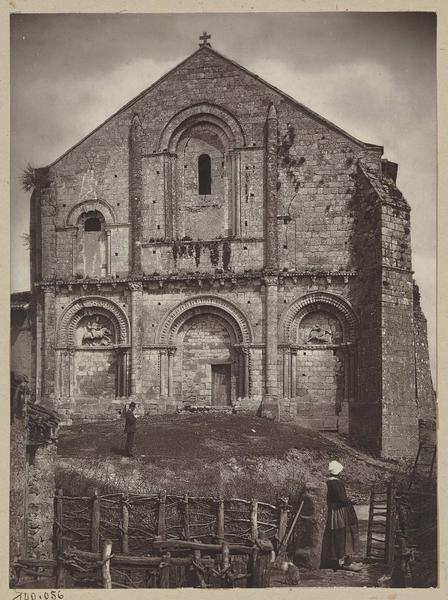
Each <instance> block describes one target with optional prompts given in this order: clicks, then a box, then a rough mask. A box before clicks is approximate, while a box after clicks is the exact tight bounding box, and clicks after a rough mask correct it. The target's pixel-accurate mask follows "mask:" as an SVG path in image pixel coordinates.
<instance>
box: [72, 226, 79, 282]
mask: <svg viewBox="0 0 448 600" xmlns="http://www.w3.org/2000/svg"><path fill="white" fill-rule="evenodd" d="M77 271H78V228H77V227H76V228H75V229H74V230H73V231H72V277H76V273H77Z"/></svg>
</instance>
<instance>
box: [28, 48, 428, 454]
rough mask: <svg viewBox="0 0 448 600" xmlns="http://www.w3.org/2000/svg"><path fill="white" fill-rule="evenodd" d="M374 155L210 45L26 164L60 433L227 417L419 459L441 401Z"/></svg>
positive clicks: (395, 199)
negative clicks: (70, 141)
mask: <svg viewBox="0 0 448 600" xmlns="http://www.w3.org/2000/svg"><path fill="white" fill-rule="evenodd" d="M382 154H383V149H382V148H381V147H379V146H375V145H372V144H367V143H364V142H361V141H359V140H357V139H356V138H354V137H352V136H351V135H349V134H348V133H346V132H344V131H342V130H341V129H339V128H338V127H337V126H335V125H333V124H331V123H329V122H328V121H326V120H325V119H323V118H322V117H320V116H318V115H317V114H315V113H313V112H312V111H311V110H309V109H308V108H306V107H304V106H303V105H301V104H299V103H298V102H296V101H295V100H293V99H292V98H290V97H288V96H287V95H286V94H284V93H282V92H281V91H280V90H278V89H276V88H274V87H273V86H272V85H270V84H268V83H266V82H264V81H263V80H261V79H260V78H259V77H257V76H256V75H254V74H252V73H250V72H249V71H247V70H246V69H244V68H243V67H241V66H240V65H238V64H236V63H234V62H233V61H231V60H229V59H227V58H225V57H223V56H222V55H220V54H219V53H218V52H216V51H215V50H213V49H212V48H211V46H210V45H209V44H208V43H203V44H202V45H201V46H200V48H199V49H198V50H197V51H196V52H194V53H193V54H192V55H191V56H189V57H188V58H187V59H186V60H184V61H183V62H182V63H180V64H179V65H178V66H177V67H175V68H174V69H173V70H172V71H170V72H169V73H168V74H167V75H165V76H164V77H162V78H161V79H160V80H159V81H157V82H156V83H155V84H154V85H152V86H151V87H150V88H149V89H147V90H145V91H144V92H143V93H142V94H140V95H139V96H138V97H137V98H135V99H134V100H132V101H131V102H129V103H128V104H127V105H126V106H124V107H123V108H122V109H121V110H120V111H118V112H117V113H116V114H115V115H113V116H112V117H111V118H110V119H108V120H107V121H106V122H105V123H103V124H102V125H100V126H99V127H98V128H97V129H95V130H94V131H93V132H92V133H91V134H89V135H88V136H87V137H86V138H84V139H83V140H82V141H81V142H79V143H78V144H77V145H75V146H74V147H73V148H71V149H70V150H68V151H67V152H66V153H65V154H64V155H63V156H61V157H60V158H59V159H58V160H56V161H55V162H54V163H53V164H51V165H50V166H48V167H45V168H41V169H37V170H36V171H35V188H34V192H33V194H32V198H31V257H32V267H31V269H32V282H33V294H32V298H33V299H32V311H33V323H34V334H33V344H34V356H35V362H34V368H33V376H32V381H33V386H34V387H33V389H34V390H35V395H36V399H37V400H38V401H39V402H42V403H46V404H50V405H51V406H52V407H53V408H54V409H56V410H57V411H58V413H59V414H60V415H61V416H62V418H63V420H64V421H65V422H70V421H72V420H77V419H96V418H111V417H115V416H116V415H117V411H118V410H119V409H120V408H121V407H122V406H123V404H124V403H125V402H128V401H129V400H130V399H133V400H135V401H136V402H137V403H138V407H139V411H140V412H141V413H145V414H154V413H164V412H173V411H176V410H178V409H180V408H182V407H183V406H185V405H200V406H214V407H216V408H222V409H224V410H227V409H228V408H229V407H233V409H234V410H236V412H238V411H253V412H254V413H258V414H261V415H264V416H267V417H271V418H276V419H282V420H297V422H298V423H299V424H302V425H304V426H308V427H314V428H324V429H333V430H337V431H339V432H341V433H344V434H348V435H349V436H350V438H351V439H352V440H353V441H355V442H357V443H360V444H362V445H363V446H366V447H369V448H371V449H372V450H374V451H375V452H377V453H379V454H381V455H383V456H388V457H393V456H402V455H410V454H413V453H414V452H415V450H416V445H417V443H418V423H419V419H423V418H425V419H426V418H433V417H434V392H433V388H432V383H431V376H430V372H429V361H428V349H427V341H426V322H425V319H424V317H423V315H422V313H421V310H420V308H419V303H418V298H417V294H416V288H415V284H414V282H413V277H412V265H411V243H410V208H409V205H408V203H407V202H406V200H405V199H404V198H403V196H402V194H401V193H400V192H399V190H398V189H397V187H396V185H395V179H396V172H397V166H396V165H395V164H394V163H390V162H389V161H387V160H385V159H383V158H382Z"/></svg>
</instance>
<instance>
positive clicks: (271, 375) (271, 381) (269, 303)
mask: <svg viewBox="0 0 448 600" xmlns="http://www.w3.org/2000/svg"><path fill="white" fill-rule="evenodd" d="M264 285H265V290H266V292H265V320H266V350H265V396H264V399H263V406H262V413H263V414H264V415H265V416H267V417H269V418H272V419H278V418H279V416H280V415H279V404H278V362H277V361H278V348H277V344H278V329H277V314H278V309H277V296H278V278H277V277H276V276H269V277H265V278H264Z"/></svg>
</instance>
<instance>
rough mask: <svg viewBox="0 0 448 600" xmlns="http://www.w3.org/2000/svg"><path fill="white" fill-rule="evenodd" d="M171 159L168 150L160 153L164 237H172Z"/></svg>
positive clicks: (168, 238)
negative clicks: (163, 203)
mask: <svg viewBox="0 0 448 600" xmlns="http://www.w3.org/2000/svg"><path fill="white" fill-rule="evenodd" d="M173 160H174V157H173V155H172V154H170V153H169V152H168V151H164V152H163V155H162V163H163V196H164V202H165V239H166V240H172V239H173V237H174V212H175V211H174V206H173Z"/></svg>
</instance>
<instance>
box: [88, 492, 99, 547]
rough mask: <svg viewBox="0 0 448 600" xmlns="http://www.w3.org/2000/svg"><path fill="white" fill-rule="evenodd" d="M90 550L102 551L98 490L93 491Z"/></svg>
mask: <svg viewBox="0 0 448 600" xmlns="http://www.w3.org/2000/svg"><path fill="white" fill-rule="evenodd" d="M90 550H91V551H92V552H99V551H100V499H99V497H98V490H97V489H96V488H93V490H92V519H91V522H90Z"/></svg>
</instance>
